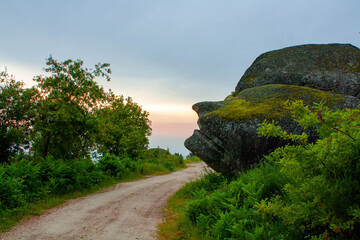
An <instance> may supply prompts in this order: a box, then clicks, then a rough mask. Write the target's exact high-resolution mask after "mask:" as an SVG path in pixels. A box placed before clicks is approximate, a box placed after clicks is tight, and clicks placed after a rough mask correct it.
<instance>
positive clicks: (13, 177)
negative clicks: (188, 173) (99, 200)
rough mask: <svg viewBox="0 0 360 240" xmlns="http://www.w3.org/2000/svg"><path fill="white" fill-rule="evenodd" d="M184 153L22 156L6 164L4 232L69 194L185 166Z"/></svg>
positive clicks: (1, 187)
mask: <svg viewBox="0 0 360 240" xmlns="http://www.w3.org/2000/svg"><path fill="white" fill-rule="evenodd" d="M185 167H186V165H185V160H184V159H183V157H182V156H181V155H180V154H170V152H169V151H167V150H163V149H159V148H156V149H149V150H147V151H146V152H145V153H144V154H143V155H142V156H141V157H139V158H136V159H132V158H128V157H118V156H115V155H106V156H104V157H102V158H100V159H99V160H98V161H95V162H94V161H92V160H90V159H87V158H83V159H74V160H61V159H54V158H52V157H51V156H49V157H47V158H46V159H35V158H31V157H29V156H17V158H15V159H13V161H12V162H11V163H8V164H0V232H4V231H8V230H9V229H10V228H11V227H12V226H14V225H15V224H16V223H18V222H19V221H20V220H21V219H23V218H26V217H28V216H30V215H39V214H41V213H42V212H43V211H44V210H45V209H49V208H52V207H54V206H57V205H59V204H61V203H63V202H64V201H66V200H67V199H70V198H76V197H80V196H85V195H88V194H90V193H93V192H96V191H99V190H101V189H103V188H106V187H110V186H112V185H114V184H116V183H119V182H122V181H128V180H134V179H139V178H142V177H143V176H145V175H156V174H164V173H170V172H173V171H176V170H179V169H182V168H185Z"/></svg>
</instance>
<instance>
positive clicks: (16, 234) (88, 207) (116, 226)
mask: <svg viewBox="0 0 360 240" xmlns="http://www.w3.org/2000/svg"><path fill="white" fill-rule="evenodd" d="M204 169H205V165H204V164H203V163H196V164H192V166H191V167H189V168H187V169H184V170H181V171H178V172H174V173H171V174H166V175H160V176H153V177H148V178H145V179H141V180H137V181H133V182H127V183H120V184H117V185H116V186H115V187H112V188H109V189H107V190H104V191H102V192H99V193H96V194H93V195H90V196H87V197H82V198H78V199H75V200H70V201H67V202H66V203H65V204H63V205H61V206H60V207H57V208H54V209H51V210H49V211H47V212H46V213H45V214H43V215H41V216H37V217H32V218H30V219H28V220H26V221H23V222H22V223H20V224H19V225H17V226H15V227H14V228H12V230H11V231H10V232H7V233H5V234H2V235H0V239H11V240H13V239H14V240H15V239H26V240H39V239H59V240H61V239H94V240H95V239H96V240H101V239H104V240H105V239H109V240H116V239H120V240H133V239H138V240H149V239H154V236H155V234H156V226H157V224H158V223H160V222H161V214H162V210H163V209H164V207H165V206H166V203H167V200H168V198H169V197H170V196H171V195H173V194H174V193H175V192H176V191H177V190H178V189H179V188H180V187H181V186H182V185H184V184H185V183H186V182H188V181H190V180H191V179H194V178H196V177H198V176H199V175H200V174H201V173H202V172H203V170H204Z"/></svg>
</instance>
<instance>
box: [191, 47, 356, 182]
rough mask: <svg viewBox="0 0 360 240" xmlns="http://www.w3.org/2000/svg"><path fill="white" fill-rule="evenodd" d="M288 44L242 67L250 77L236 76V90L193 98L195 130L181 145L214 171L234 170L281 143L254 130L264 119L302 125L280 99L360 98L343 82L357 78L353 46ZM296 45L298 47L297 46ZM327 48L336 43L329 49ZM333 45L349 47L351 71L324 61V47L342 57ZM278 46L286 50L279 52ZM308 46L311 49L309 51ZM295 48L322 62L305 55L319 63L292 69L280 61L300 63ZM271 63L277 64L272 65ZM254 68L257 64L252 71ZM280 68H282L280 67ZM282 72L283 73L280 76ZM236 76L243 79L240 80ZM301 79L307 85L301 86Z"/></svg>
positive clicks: (334, 104)
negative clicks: (220, 96)
mask: <svg viewBox="0 0 360 240" xmlns="http://www.w3.org/2000/svg"><path fill="white" fill-rule="evenodd" d="M293 48H294V49H292V48H286V49H283V50H278V51H274V52H269V53H266V54H263V55H261V56H260V57H259V58H258V59H257V60H256V61H255V62H254V64H253V65H252V66H251V67H250V68H249V69H252V68H253V69H252V70H251V71H249V69H248V70H247V71H246V73H245V75H247V76H252V78H251V79H252V81H248V82H246V79H247V78H244V77H242V78H241V80H240V82H239V84H238V86H237V87H236V90H237V92H236V93H235V94H233V95H231V96H228V97H227V98H226V99H225V100H224V101H219V102H201V103H197V104H195V105H194V106H193V109H194V110H195V111H196V112H197V113H198V116H199V120H198V125H199V128H200V130H195V131H194V134H193V135H192V136H191V137H190V138H188V139H187V140H186V141H185V146H186V147H187V148H188V149H189V150H190V151H192V152H193V153H194V154H195V155H197V156H198V157H200V158H201V159H202V160H204V161H205V162H206V163H207V164H208V165H209V166H210V167H211V168H213V169H214V170H215V171H218V172H221V173H224V174H227V175H236V174H238V173H239V172H241V171H243V170H246V169H248V168H251V167H254V166H257V165H258V164H259V161H260V159H261V158H262V156H263V155H265V154H268V153H270V152H271V151H273V150H274V149H275V148H277V147H279V146H283V145H284V144H286V142H284V141H283V140H280V139H278V138H270V139H266V138H263V137H261V136H259V135H258V134H257V128H258V127H259V125H260V124H261V123H262V122H263V121H264V120H265V119H267V120H270V121H272V120H274V121H275V122H277V123H278V124H279V125H281V126H282V128H283V129H285V130H286V131H288V132H292V133H298V134H299V133H301V132H303V131H304V129H303V128H301V127H300V126H298V125H297V124H296V123H295V122H294V121H293V120H292V119H291V118H290V117H289V113H288V112H287V110H286V109H285V108H284V102H285V101H286V100H303V101H304V102H305V103H306V104H309V105H312V104H314V103H319V102H326V105H328V106H329V107H331V108H348V107H355V106H357V105H359V104H360V100H359V99H358V98H356V97H354V96H358V95H357V94H356V92H357V91H355V90H353V89H352V88H348V87H347V85H346V84H345V83H352V84H355V83H356V82H357V81H359V73H360V67H359V66H360V58H359V60H354V56H360V50H359V49H357V51H355V50H354V48H355V47H352V46H351V45H334V44H331V45H304V46H297V47H293ZM302 48H304V49H303V50H301V49H302ZM322 48H324V49H322ZM326 49H327V50H326ZM329 49H336V50H334V51H335V53H334V52H332V51H331V50H329ZM339 49H350V50H351V51H350V50H349V51H347V52H348V55H349V56H350V57H349V59H350V60H348V61H347V62H348V64H350V63H351V64H350V65H351V71H348V70H347V71H345V70H344V69H346V68H343V64H342V63H341V64H339V68H340V70H339V71H338V72H337V71H336V70H335V69H336V65H334V64H335V63H334V61H333V60H329V61H326V62H325V60H326V59H327V58H326V56H327V55H326V54H325V53H324V52H326V51H328V55H329V56H339V55H341V56H342V58H344V59H346V58H345V55H346V52H345V53H340V50H339ZM355 49H356V48H355ZM281 51H284V53H285V52H287V53H289V52H290V53H291V54H281ZM313 51H315V53H314V54H313ZM344 51H345V50H344ZM295 52H299V53H301V52H302V53H304V54H305V53H306V55H308V56H314V55H317V56H322V58H323V59H324V62H323V64H320V59H318V60H316V61H315V60H314V59H315V57H310V60H309V61H310V62H312V64H310V65H315V62H316V64H317V65H318V66H320V67H319V68H316V67H314V66H310V65H309V66H308V67H307V70H306V69H302V68H301V67H300V68H299V69H297V70H296V69H295V67H293V68H294V69H292V68H290V67H289V65H287V64H286V63H287V62H291V63H293V64H295V63H297V64H303V65H304V63H301V62H303V61H306V58H305V55H304V54H303V55H301V54H300V57H299V58H300V59H296V58H297V56H298V55H297V54H295ZM319 53H321V54H319ZM275 55H276V57H275ZM264 56H272V57H271V58H273V59H272V60H271V61H270V60H269V62H271V64H270V65H271V69H272V70H271V71H269V70H266V69H267V67H266V66H267V65H266V64H265V65H264V63H261V62H262V60H261V59H265V58H266V57H264ZM263 61H265V60H263ZM344 61H345V60H344ZM276 63H277V64H278V65H279V67H276ZM327 63H329V64H330V65H331V66H332V67H331V68H330V69H331V74H330V73H329V71H330V70H329V71H327V72H326V71H322V70H319V69H325V68H326V64H327ZM254 65H255V67H254ZM257 65H259V66H260V67H258V66H257ZM350 65H349V66H350ZM290 66H291V64H290ZM353 66H354V67H353ZM255 69H257V70H256V71H255ZM279 69H280V70H279ZM281 69H286V73H284V71H283V70H281ZM309 69H311V71H310V70H309ZM292 72H293V74H292ZM309 72H312V73H313V74H310V75H311V76H313V78H311V77H309V76H310V75H309ZM315 73H316V74H315ZM341 73H343V75H342V74H341ZM267 74H269V75H267ZM302 74H304V75H302ZM245 75H244V76H245ZM285 75H286V76H287V77H284V76H285ZM335 75H336V76H337V77H335ZM279 76H280V77H279ZM306 76H307V77H306ZM244 79H245V80H244ZM329 79H330V80H329ZM242 81H245V82H244V83H242ZM359 82H360V81H359ZM273 83H281V84H273ZM284 83H285V84H284ZM333 83H335V84H333ZM340 83H341V84H340ZM331 84H333V85H331ZM304 85H306V86H311V87H312V88H309V87H304ZM330 85H331V86H330ZM335 86H337V87H338V88H335ZM354 86H356V85H354ZM318 89H326V90H330V91H322V90H318ZM335 92H339V93H342V94H337V93H335ZM343 93H347V94H350V95H353V96H348V95H344V94H343ZM306 131H307V133H308V134H310V135H311V136H312V138H313V139H315V138H316V134H315V132H312V131H311V130H306Z"/></svg>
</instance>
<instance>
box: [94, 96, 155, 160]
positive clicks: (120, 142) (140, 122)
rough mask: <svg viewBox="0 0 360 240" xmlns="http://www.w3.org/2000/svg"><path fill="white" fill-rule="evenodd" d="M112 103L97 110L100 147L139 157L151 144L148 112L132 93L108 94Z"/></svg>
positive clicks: (121, 154)
mask: <svg viewBox="0 0 360 240" xmlns="http://www.w3.org/2000/svg"><path fill="white" fill-rule="evenodd" d="M108 101H109V105H108V106H106V107H103V108H101V109H99V110H98V111H97V113H96V118H97V119H98V121H99V122H98V124H99V125H100V126H101V127H100V128H99V134H98V139H97V143H98V147H99V151H100V152H101V153H103V154H107V153H109V154H114V155H117V156H129V157H132V158H134V157H137V156H139V154H140V153H142V152H143V151H145V149H147V146H148V143H149V141H148V138H147V137H148V136H149V135H150V134H151V128H150V121H149V118H148V116H149V113H148V112H146V111H143V110H142V108H141V107H140V106H139V105H137V104H136V103H135V102H133V100H132V98H131V97H128V98H127V99H126V100H125V99H124V97H123V96H120V97H118V96H116V95H114V94H109V97H108Z"/></svg>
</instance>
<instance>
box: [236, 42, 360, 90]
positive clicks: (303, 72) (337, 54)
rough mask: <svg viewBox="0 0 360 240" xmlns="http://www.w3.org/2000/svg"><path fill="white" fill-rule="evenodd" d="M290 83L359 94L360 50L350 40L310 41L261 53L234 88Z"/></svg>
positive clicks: (242, 88)
mask: <svg viewBox="0 0 360 240" xmlns="http://www.w3.org/2000/svg"><path fill="white" fill-rule="evenodd" d="M274 83H275V84H288V85H298V86H305V87H311V88H315V89H319V90H324V91H333V92H335V93H339V94H346V95H351V96H356V97H359V94H360V51H359V49H358V48H356V47H354V46H352V45H350V44H319V45H317V44H310V45H301V46H295V47H289V48H284V49H280V50H276V51H271V52H267V53H264V54H261V55H260V56H259V57H258V58H257V59H256V60H255V61H254V62H253V64H252V65H251V66H250V67H249V68H248V69H247V70H246V71H245V73H244V75H243V76H242V77H241V79H240V81H239V83H238V85H237V86H236V88H235V90H236V91H237V92H240V91H242V90H244V89H246V88H250V87H255V86H262V85H266V84H274Z"/></svg>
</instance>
